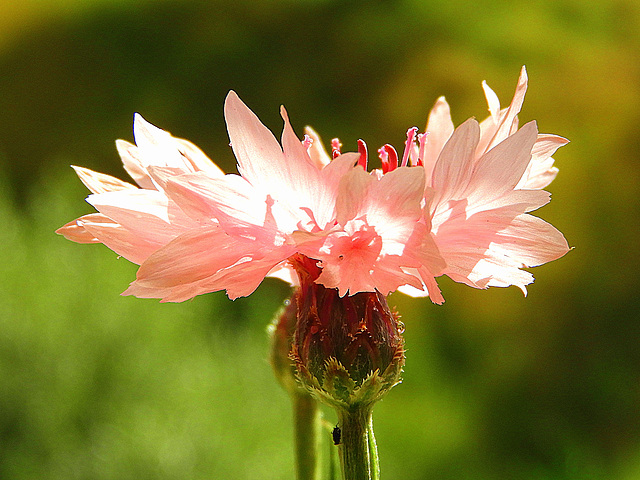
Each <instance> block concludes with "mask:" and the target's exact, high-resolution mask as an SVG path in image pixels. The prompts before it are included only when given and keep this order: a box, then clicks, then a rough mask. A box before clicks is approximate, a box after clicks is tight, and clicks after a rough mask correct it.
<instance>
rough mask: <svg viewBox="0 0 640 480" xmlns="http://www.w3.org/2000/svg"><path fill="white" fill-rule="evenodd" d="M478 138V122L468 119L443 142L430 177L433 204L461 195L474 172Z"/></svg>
mask: <svg viewBox="0 0 640 480" xmlns="http://www.w3.org/2000/svg"><path fill="white" fill-rule="evenodd" d="M479 138H480V127H479V126H478V122H476V121H475V120H474V119H469V120H467V121H466V122H464V123H463V124H462V125H460V126H459V127H458V128H457V129H456V130H455V132H454V133H453V135H452V136H451V138H450V139H449V140H448V141H447V143H446V144H445V146H444V148H443V149H442V152H441V153H440V156H439V157H438V161H437V162H436V165H435V168H434V170H433V177H432V179H431V184H432V187H433V189H434V190H435V191H436V198H435V200H434V201H435V202H436V203H440V202H443V201H447V200H459V199H460V198H461V196H462V194H463V193H464V191H465V190H466V188H467V186H468V185H469V182H470V180H471V176H472V174H473V168H474V152H475V148H476V145H477V144H478V139H479Z"/></svg>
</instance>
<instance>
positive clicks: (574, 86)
mask: <svg viewBox="0 0 640 480" xmlns="http://www.w3.org/2000/svg"><path fill="white" fill-rule="evenodd" d="M523 64H524V65H526V66H527V69H528V72H529V78H530V83H529V92H528V94H527V99H526V101H525V106H524V109H523V111H522V113H521V115H520V119H521V122H526V121H529V120H532V119H536V120H537V121H538V125H539V128H540V131H541V132H543V133H555V134H558V135H562V136H564V137H567V138H569V139H570V140H571V142H572V143H570V144H569V145H568V146H566V147H564V148H562V149H561V150H559V151H558V152H557V153H556V155H555V156H554V157H555V158H556V165H557V166H558V167H559V168H560V174H559V175H558V178H557V179H556V181H554V183H553V184H551V186H550V187H549V188H548V190H550V191H551V192H552V193H553V201H552V202H551V204H549V205H548V206H546V207H544V208H543V209H542V210H540V211H539V212H537V214H538V215H539V216H541V217H542V218H544V219H545V220H547V221H550V222H551V223H553V224H554V225H555V226H556V227H558V228H559V229H560V230H561V231H562V232H563V233H564V234H565V236H566V237H567V239H568V240H569V243H570V244H571V245H572V246H575V247H576V248H575V250H573V251H572V252H570V253H569V254H568V255H567V256H566V257H565V258H563V259H561V260H559V261H556V262H554V263H552V264H549V265H545V266H543V267H539V268H536V269H534V270H533V273H534V275H535V276H536V279H537V281H536V283H535V284H533V285H532V286H531V287H530V289H529V296H528V297H527V298H526V299H525V298H523V297H522V295H521V293H520V292H519V290H517V289H516V288H515V287H512V288H509V289H497V288H494V289H490V290H488V291H477V290H473V289H470V288H468V287H466V286H463V285H458V284H455V283H453V282H451V281H448V280H446V279H444V280H442V281H441V282H440V283H441V287H442V290H443V293H444V296H445V298H446V300H447V302H446V303H445V304H444V306H441V307H438V306H434V305H432V304H431V303H430V302H429V301H428V300H424V299H423V300H416V299H410V298H407V297H404V296H402V295H400V294H395V295H393V296H392V297H391V299H390V303H391V304H392V305H395V306H397V308H398V310H399V311H400V313H401V314H402V316H403V321H404V322H405V324H406V341H407V347H408V352H407V367H406V372H405V376H404V383H403V384H402V385H400V386H398V387H397V388H395V389H394V390H393V391H392V392H391V393H390V394H389V395H388V397H387V398H386V399H385V400H384V401H383V402H381V403H380V404H379V405H378V406H377V407H376V410H375V414H374V421H375V424H376V434H377V438H378V442H379V450H380V456H381V463H382V474H383V478H386V479H400V478H401V479H405V480H412V479H426V478H438V479H451V480H453V479H456V480H459V479H494V478H495V479H511V478H513V479H520V478H522V479H607V480H611V479H620V480H633V479H638V478H640V348H639V343H640V342H639V340H640V321H639V320H640V318H639V317H640V315H639V311H638V310H639V305H640V295H639V294H638V278H639V277H638V273H637V269H638V264H639V263H640V262H639V259H640V258H639V257H640V255H639V251H640V245H639V241H638V235H639V232H640V229H639V226H638V219H639V218H640V216H639V214H640V208H639V206H640V203H639V202H638V198H639V196H640V188H639V185H640V178H639V177H640V175H639V174H640V168H639V166H640V154H639V151H638V150H639V147H640V133H639V131H638V125H639V124H640V5H639V4H638V2H636V1H635V0H594V1H590V2H583V1H578V0H555V1H553V0H532V1H528V2H517V1H515V2H514V1H504V0H500V1H496V0H493V1H487V0H479V1H476V2H473V3H470V2H462V1H460V0H448V1H442V0H406V1H391V0H389V1H378V2H359V1H351V2H347V1H342V2H340V1H329V0H306V1H291V0H290V1H285V0H273V1H269V2H257V1H255V0H254V1H250V0H234V1H233V2H226V1H218V0H215V1H211V0H210V1H178V0H173V1H169V0H163V1H151V0H147V1H133V0H59V1H53V0H51V1H46V0H28V1H23V2H7V1H5V2H3V3H2V4H1V5H0V183H1V188H0V221H1V222H2V225H3V226H2V228H1V229H0V246H1V248H2V253H3V258H2V262H1V263H0V281H2V285H3V286H2V288H1V289H0V478H2V479H12V480H14V479H15V480H22V479H25V480H27V479H29V480H30V479H35V478H37V479H47V480H49V479H51V480H53V479H64V480H67V479H91V480H102V479H105V480H106V479H114V480H115V479H118V480H122V479H136V480H137V479H141V478H154V479H186V478H188V479H205V478H206V479H211V478H214V479H225V480H226V479H234V480H235V479H256V478H259V479H290V478H293V465H292V458H293V451H292V441H291V414H290V411H289V405H288V399H287V397H286V395H285V393H284V392H283V391H281V390H280V388H279V387H278V385H277V384H276V382H275V380H274V379H273V377H272V374H271V371H270V367H269V365H268V362H267V360H266V358H267V349H268V345H267V339H266V334H265V327H266V325H267V323H268V321H269V320H270V318H271V317H272V315H273V314H274V312H275V311H276V310H277V308H278V307H279V306H280V305H281V304H282V302H283V300H284V299H285V298H286V296H287V294H288V292H289V290H288V287H287V286H286V285H284V284H282V283H279V282H277V281H275V280H268V281H265V282H264V283H263V285H262V286H261V287H260V288H259V289H258V291H257V292H256V293H255V294H254V295H252V296H251V297H249V298H246V299H239V300H237V301H235V302H231V301H229V300H228V299H227V298H226V297H225V296H224V294H221V293H217V294H210V295H206V296H203V297H198V298H196V299H194V300H193V301H190V302H186V303H184V304H177V305H173V304H159V303H158V302H157V301H154V300H139V299H134V298H132V297H120V296H119V293H120V292H121V291H123V290H124V289H125V288H126V286H127V285H128V283H129V282H130V281H132V280H133V279H134V277H135V270H136V267H135V266H134V265H131V264H129V263H128V262H127V261H126V260H124V259H117V258H116V255H115V254H114V253H113V252H111V251H109V250H108V249H107V248H106V247H103V246H86V245H77V244H73V243H71V242H68V241H66V240H64V239H63V238H62V237H58V236H56V235H54V234H53V231H54V230H55V229H56V228H57V227H59V226H61V225H62V224H64V223H66V222H67V221H69V220H71V219H73V218H75V217H77V216H79V215H82V214H84V213H89V212H91V211H92V208H91V207H90V206H89V205H88V204H86V203H84V202H83V199H84V197H85V196H86V194H87V192H86V191H85V189H84V187H83V186H82V185H81V184H80V182H79V181H78V180H77V178H75V175H74V173H73V171H72V170H71V169H70V168H69V165H70V164H76V165H82V166H85V167H89V168H92V169H94V170H98V171H102V172H107V173H111V174H113V175H116V176H118V177H120V178H123V179H124V178H126V175H125V173H124V171H123V170H122V168H121V165H120V162H119V158H118V156H117V153H116V150H115V145H114V140H115V139H116V138H124V139H126V140H129V141H131V140H132V133H131V123H132V118H133V112H140V113H142V114H143V115H144V116H145V118H146V119H147V120H149V121H150V122H152V123H154V124H156V125H158V126H160V127H162V128H164V129H167V130H169V131H171V132H172V133H173V134H174V135H177V136H181V137H185V138H188V139H190V140H192V141H193V142H195V143H196V144H197V145H199V146H200V147H201V148H202V149H203V150H204V151H205V152H207V153H208V154H209V155H210V156H211V158H213V159H214V160H215V161H216V162H218V164H219V165H221V166H222V167H223V168H224V169H225V170H226V171H234V169H235V166H234V163H235V160H234V158H233V155H232V153H231V151H230V149H229V147H228V138H227V135H226V130H225V126H224V120H223V115H222V104H223V100H224V97H225V95H226V93H227V91H228V90H229V89H234V90H236V91H237V92H238V94H239V95H240V97H241V98H242V99H243V100H244V101H245V102H246V103H247V104H248V105H249V106H250V107H251V108H252V109H253V110H254V111H255V112H256V113H257V114H258V116H259V117H260V118H261V119H262V120H263V121H264V122H265V124H266V125H267V126H269V127H270V128H271V129H272V130H273V131H274V132H275V133H276V135H279V133H280V129H281V120H280V117H279V113H278V107H279V106H280V104H284V105H286V107H287V109H288V111H289V116H290V118H291V119H292V122H293V125H294V128H296V130H297V132H298V133H301V132H302V128H303V126H304V125H306V124H311V125H313V126H314V128H315V129H316V130H317V131H318V132H319V133H320V134H321V135H322V136H323V138H325V140H328V139H331V138H333V137H340V139H341V140H342V142H343V144H344V146H345V147H344V149H345V150H354V149H355V145H356V144H355V142H356V140H357V139H358V138H363V139H364V140H365V141H366V142H367V143H368V144H369V147H370V150H372V149H373V148H378V146H380V145H382V144H384V143H392V144H394V145H395V146H396V147H401V146H402V144H403V142H404V132H405V131H406V129H407V128H408V127H410V126H413V125H417V126H419V127H422V128H423V127H424V124H425V122H426V118H427V114H428V111H429V108H430V107H431V105H432V104H433V102H434V101H435V100H436V98H437V97H438V96H440V95H445V96H446V97H447V100H448V101H449V103H450V104H451V107H452V114H453V118H454V121H455V123H456V124H459V123H461V122H462V121H464V120H465V119H466V118H468V117H470V116H476V117H478V118H484V117H485V116H486V115H487V111H486V103H485V100H484V96H483V93H482V89H481V81H482V80H487V82H488V83H489V85H490V86H491V87H492V88H493V89H494V90H495V91H496V92H497V93H498V95H499V97H500V99H501V101H502V104H503V105H506V104H507V103H508V102H509V101H510V100H511V96H512V95H513V91H514V88H515V84H516V80H517V76H518V72H519V70H520V67H521V65H523ZM328 414H329V418H330V419H331V418H332V417H331V413H330V412H329V413H328ZM327 435H329V433H327Z"/></svg>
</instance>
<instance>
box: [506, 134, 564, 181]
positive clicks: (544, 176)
mask: <svg viewBox="0 0 640 480" xmlns="http://www.w3.org/2000/svg"><path fill="white" fill-rule="evenodd" d="M567 143H569V140H567V139H565V138H562V137H559V136H557V135H547V134H542V135H538V139H537V140H536V143H535V144H534V145H533V149H532V150H531V162H530V163H529V166H528V167H527V170H526V171H525V173H524V175H523V176H522V178H521V179H520V181H519V182H518V185H517V186H516V188H525V189H541V188H544V187H546V186H547V185H549V184H550V183H551V182H552V181H553V180H554V179H555V177H556V175H557V174H558V169H557V168H556V167H554V166H553V158H551V155H553V154H554V153H555V152H556V150H557V149H558V148H560V147H562V146H564V145H566V144H567Z"/></svg>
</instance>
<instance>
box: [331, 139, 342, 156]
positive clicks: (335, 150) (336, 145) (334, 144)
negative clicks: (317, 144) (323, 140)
mask: <svg viewBox="0 0 640 480" xmlns="http://www.w3.org/2000/svg"><path fill="white" fill-rule="evenodd" d="M340 147H342V144H341V143H340V140H339V139H337V138H334V139H333V140H331V157H332V158H336V157H339V156H340V155H342V152H340Z"/></svg>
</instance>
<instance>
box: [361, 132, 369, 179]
mask: <svg viewBox="0 0 640 480" xmlns="http://www.w3.org/2000/svg"><path fill="white" fill-rule="evenodd" d="M358 153H359V154H360V158H358V165H360V166H361V167H362V168H364V171H365V172H366V171H367V160H368V158H369V154H368V152H367V144H366V143H364V140H362V139H360V140H358Z"/></svg>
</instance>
